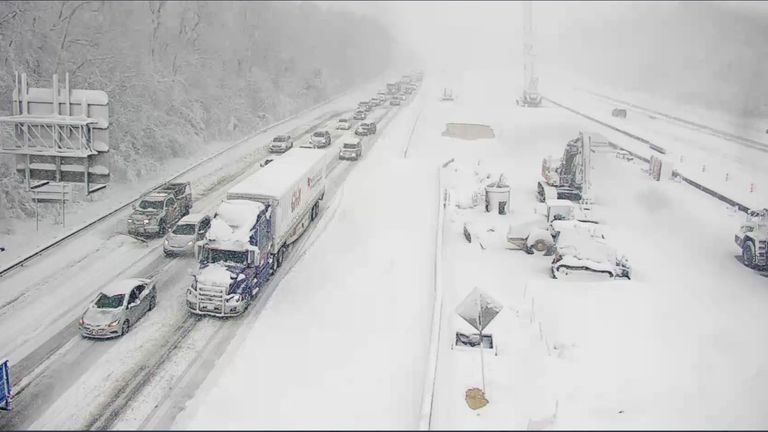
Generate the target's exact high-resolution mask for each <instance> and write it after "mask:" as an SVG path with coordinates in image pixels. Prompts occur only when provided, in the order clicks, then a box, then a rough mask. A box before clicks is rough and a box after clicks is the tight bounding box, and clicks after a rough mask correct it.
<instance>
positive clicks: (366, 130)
mask: <svg viewBox="0 0 768 432" xmlns="http://www.w3.org/2000/svg"><path fill="white" fill-rule="evenodd" d="M375 133H376V122H362V123H360V124H359V125H358V126H357V129H355V135H359V136H367V135H373V134H375Z"/></svg>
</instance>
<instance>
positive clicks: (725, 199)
mask: <svg viewBox="0 0 768 432" xmlns="http://www.w3.org/2000/svg"><path fill="white" fill-rule="evenodd" d="M542 99H544V100H546V101H548V102H550V103H552V104H553V105H556V106H558V107H560V108H563V109H565V110H567V111H570V112H572V113H574V114H576V115H579V116H581V117H584V118H586V119H588V120H591V121H593V122H595V123H598V124H600V125H602V126H605V127H607V128H609V129H612V130H614V131H616V132H619V133H621V134H624V135H626V136H628V137H630V138H632V139H634V140H637V141H640V142H642V143H643V144H646V145H648V147H649V148H650V149H651V150H654V151H657V152H660V153H662V152H661V151H660V150H659V149H661V150H663V153H662V154H666V149H664V148H663V147H659V146H657V145H655V144H653V143H652V142H650V141H648V140H647V139H645V138H642V137H639V136H637V135H635V134H632V133H630V132H627V131H624V130H621V129H619V128H617V127H615V126H613V125H610V124H608V123H605V122H604V121H601V120H598V119H596V118H594V117H592V116H590V115H587V114H584V113H582V112H580V111H578V110H575V109H573V108H570V107H567V106H565V105H563V104H561V103H558V102H555V101H554V100H552V99H550V98H547V97H542ZM608 143H609V144H610V145H611V146H612V147H614V148H617V149H621V150H623V151H625V152H627V153H629V154H631V155H632V156H634V157H636V158H638V159H640V160H642V161H645V162H650V159H649V158H647V157H644V156H642V155H640V154H638V153H635V152H633V151H631V150H629V149H626V148H624V147H622V146H620V145H619V144H616V143H614V142H612V141H609V142H608ZM672 175H673V176H675V177H679V178H680V179H681V180H682V181H684V182H686V183H688V184H689V185H691V186H693V187H695V188H696V189H698V190H700V191H702V192H704V193H706V194H707V195H709V196H711V197H714V198H717V199H718V200H720V201H722V202H724V203H726V204H728V205H730V206H733V207H735V208H737V209H739V211H742V212H744V213H748V212H749V211H750V210H751V209H750V208H749V207H748V206H746V205H744V204H742V203H740V202H738V201H736V200H734V199H731V198H729V197H727V196H725V195H723V194H721V193H719V192H716V191H714V190H712V189H710V188H708V187H706V186H704V185H703V184H701V183H699V182H697V181H695V180H691V179H689V178H688V177H686V176H684V175H683V174H681V173H680V172H679V171H677V170H672Z"/></svg>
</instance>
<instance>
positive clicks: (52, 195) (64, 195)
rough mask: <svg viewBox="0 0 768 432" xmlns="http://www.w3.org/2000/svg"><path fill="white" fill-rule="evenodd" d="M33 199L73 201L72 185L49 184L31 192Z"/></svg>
mask: <svg viewBox="0 0 768 432" xmlns="http://www.w3.org/2000/svg"><path fill="white" fill-rule="evenodd" d="M31 192H32V198H33V199H35V200H37V201H40V202H45V201H61V200H64V201H72V185H71V184H69V183H48V184H44V185H42V186H40V187H37V188H34V189H32V190H31Z"/></svg>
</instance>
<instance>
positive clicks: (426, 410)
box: [419, 158, 454, 430]
mask: <svg viewBox="0 0 768 432" xmlns="http://www.w3.org/2000/svg"><path fill="white" fill-rule="evenodd" d="M453 161H454V159H453V158H451V159H450V160H448V161H446V162H445V163H443V164H442V165H441V166H440V168H438V191H439V194H440V198H439V203H440V207H439V208H438V214H437V235H436V241H435V268H434V278H435V290H434V291H435V301H434V305H433V309H432V330H431V334H430V338H429V363H428V364H427V375H426V379H425V380H424V389H423V393H422V394H423V396H422V401H421V413H420V416H419V429H420V430H429V429H431V428H432V409H433V407H434V400H435V384H436V383H437V356H438V354H439V351H438V350H439V347H440V330H441V329H442V324H443V283H442V279H441V277H440V272H441V269H442V267H443V259H442V250H443V225H444V221H445V207H446V205H447V203H448V196H447V189H445V188H444V187H443V169H445V168H446V167H447V166H448V165H450V164H451V163H453Z"/></svg>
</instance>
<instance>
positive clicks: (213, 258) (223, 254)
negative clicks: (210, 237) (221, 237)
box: [205, 249, 248, 264]
mask: <svg viewBox="0 0 768 432" xmlns="http://www.w3.org/2000/svg"><path fill="white" fill-rule="evenodd" d="M205 260H206V261H207V262H209V263H217V262H229V263H234V264H245V263H247V262H248V254H247V252H245V251H230V250H224V249H206V256H205Z"/></svg>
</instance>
